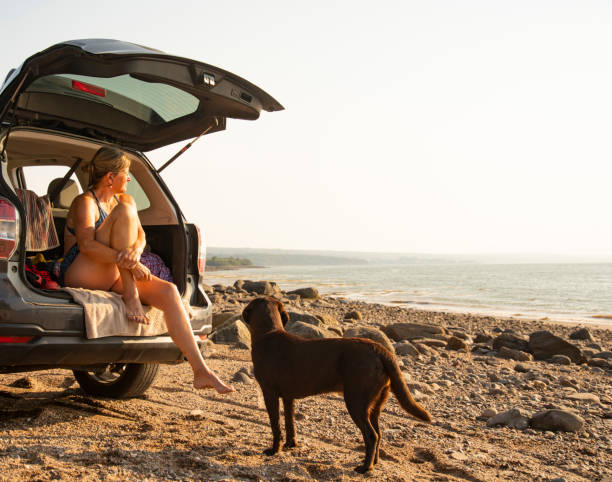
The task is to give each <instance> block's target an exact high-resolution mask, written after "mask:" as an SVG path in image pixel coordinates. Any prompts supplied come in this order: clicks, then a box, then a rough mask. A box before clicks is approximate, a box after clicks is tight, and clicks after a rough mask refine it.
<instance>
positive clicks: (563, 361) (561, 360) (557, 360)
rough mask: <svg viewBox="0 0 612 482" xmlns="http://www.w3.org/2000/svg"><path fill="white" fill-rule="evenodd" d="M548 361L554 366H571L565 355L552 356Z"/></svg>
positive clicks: (570, 361)
mask: <svg viewBox="0 0 612 482" xmlns="http://www.w3.org/2000/svg"><path fill="white" fill-rule="evenodd" d="M550 361H551V362H552V363H554V364H555V365H571V364H572V360H571V359H570V357H568V356H565V355H553V356H552V357H551V358H550Z"/></svg>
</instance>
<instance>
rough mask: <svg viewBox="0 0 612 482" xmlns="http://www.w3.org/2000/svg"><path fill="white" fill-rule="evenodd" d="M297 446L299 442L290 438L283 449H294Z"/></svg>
mask: <svg viewBox="0 0 612 482" xmlns="http://www.w3.org/2000/svg"><path fill="white" fill-rule="evenodd" d="M297 446H298V444H297V442H296V441H295V440H288V441H287V442H285V445H283V450H287V449H294V448H295V447H297Z"/></svg>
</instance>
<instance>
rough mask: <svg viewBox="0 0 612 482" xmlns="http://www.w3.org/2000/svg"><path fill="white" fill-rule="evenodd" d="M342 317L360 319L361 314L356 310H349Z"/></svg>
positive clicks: (361, 317)
mask: <svg viewBox="0 0 612 482" xmlns="http://www.w3.org/2000/svg"><path fill="white" fill-rule="evenodd" d="M344 319H345V320H362V319H363V315H362V314H361V312H360V311H357V310H354V311H349V312H347V313H346V314H345V315H344Z"/></svg>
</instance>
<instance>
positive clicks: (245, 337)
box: [209, 320, 251, 347]
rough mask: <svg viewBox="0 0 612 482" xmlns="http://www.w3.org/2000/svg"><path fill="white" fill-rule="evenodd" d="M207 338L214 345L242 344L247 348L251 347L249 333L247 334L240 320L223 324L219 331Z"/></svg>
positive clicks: (247, 331)
mask: <svg viewBox="0 0 612 482" xmlns="http://www.w3.org/2000/svg"><path fill="white" fill-rule="evenodd" d="M209 338H210V339H211V340H212V341H213V342H214V343H222V344H231V343H242V344H243V345H245V346H247V347H250V346H251V333H249V329H248V328H247V326H246V325H245V324H244V323H243V322H242V321H240V320H235V321H232V322H231V323H227V324H225V325H224V326H223V327H221V328H220V329H219V330H217V331H215V332H213V333H212V334H211V335H210V336H209Z"/></svg>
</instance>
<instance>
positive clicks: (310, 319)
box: [285, 311, 325, 331]
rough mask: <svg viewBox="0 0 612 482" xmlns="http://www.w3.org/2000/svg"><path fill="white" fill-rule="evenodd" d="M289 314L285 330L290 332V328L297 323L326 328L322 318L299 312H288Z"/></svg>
mask: <svg viewBox="0 0 612 482" xmlns="http://www.w3.org/2000/svg"><path fill="white" fill-rule="evenodd" d="M287 314H288V315H289V322H288V323H287V324H286V325H285V329H286V330H287V331H289V327H290V326H291V324H292V323H295V322H298V321H299V322H301V323H307V324H309V325H314V326H317V327H319V328H323V327H325V323H324V322H323V321H322V320H321V319H320V318H318V317H316V316H314V315H311V314H309V313H302V312H299V311H288V312H287Z"/></svg>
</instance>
